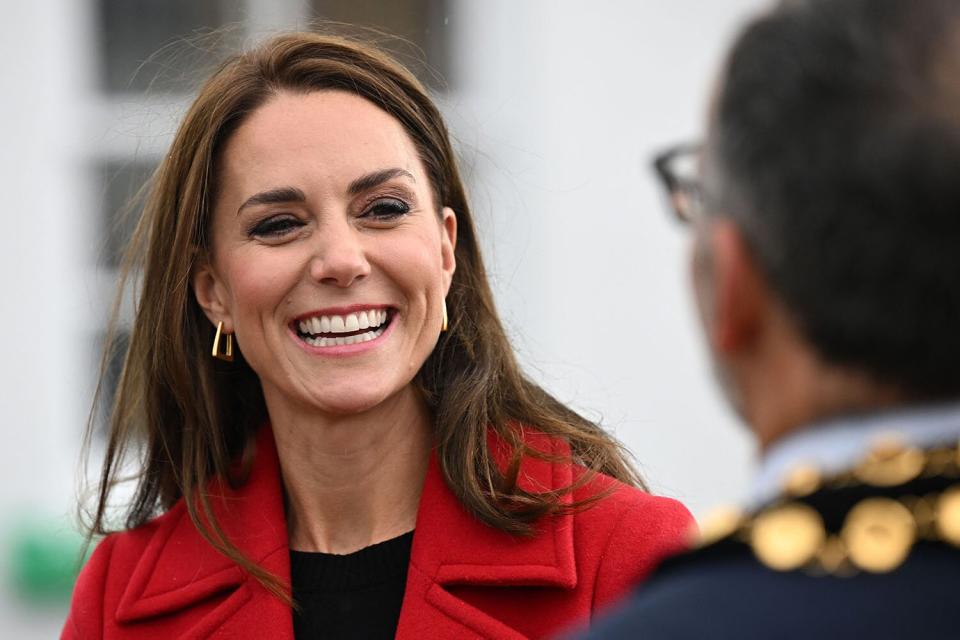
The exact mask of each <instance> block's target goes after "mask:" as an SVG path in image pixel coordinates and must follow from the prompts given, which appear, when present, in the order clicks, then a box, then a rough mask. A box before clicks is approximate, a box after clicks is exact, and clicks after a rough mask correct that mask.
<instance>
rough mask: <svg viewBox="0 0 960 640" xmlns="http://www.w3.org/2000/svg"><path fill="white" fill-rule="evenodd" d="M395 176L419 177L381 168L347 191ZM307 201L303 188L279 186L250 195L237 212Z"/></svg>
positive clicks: (400, 170)
mask: <svg viewBox="0 0 960 640" xmlns="http://www.w3.org/2000/svg"><path fill="white" fill-rule="evenodd" d="M394 178H409V179H410V180H411V181H413V182H416V181H417V179H416V178H414V177H413V174H412V173H410V172H409V171H407V170H406V169H401V168H399V167H394V168H392V169H381V170H380V171H373V172H372V173H368V174H366V175H363V176H360V177H359V178H357V179H356V180H354V181H353V182H351V183H350V184H349V186H347V193H349V194H350V195H351V196H355V195H357V194H360V193H363V192H364V191H367V190H368V189H372V188H374V187H376V186H378V185H381V184H383V183H384V182H387V181H388V180H392V179H394ZM306 201H307V196H306V194H305V193H304V192H303V191H302V190H301V189H298V188H296V187H277V188H276V189H268V190H267V191H261V192H260V193H256V194H254V195H252V196H250V197H249V198H247V199H246V200H245V201H244V203H243V204H241V205H240V207H239V208H238V209H237V213H238V214H239V213H240V212H241V211H243V210H244V209H246V208H247V207H252V206H255V205H258V204H283V203H287V202H306Z"/></svg>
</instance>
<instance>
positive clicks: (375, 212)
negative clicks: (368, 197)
mask: <svg viewBox="0 0 960 640" xmlns="http://www.w3.org/2000/svg"><path fill="white" fill-rule="evenodd" d="M409 212H410V205H408V204H407V203H406V202H404V201H403V200H398V199H396V198H381V199H380V200H377V201H375V202H374V203H373V204H371V205H370V207H369V208H367V210H366V211H365V212H364V214H363V215H362V216H360V217H362V218H373V219H374V220H393V219H394V218H399V217H400V216H402V215H404V214H407V213H409Z"/></svg>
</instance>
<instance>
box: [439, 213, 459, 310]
mask: <svg viewBox="0 0 960 640" xmlns="http://www.w3.org/2000/svg"><path fill="white" fill-rule="evenodd" d="M441 215H442V216H443V219H442V220H441V222H440V224H441V226H440V229H441V233H440V236H441V237H440V256H441V260H442V264H441V268H442V269H443V277H444V282H443V293H444V295H446V294H447V292H448V291H449V290H450V283H451V282H453V273H454V272H455V271H456V270H457V255H456V248H457V214H456V213H455V212H454V211H453V209H451V208H450V207H444V208H443V211H442V213H441Z"/></svg>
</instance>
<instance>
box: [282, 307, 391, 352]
mask: <svg viewBox="0 0 960 640" xmlns="http://www.w3.org/2000/svg"><path fill="white" fill-rule="evenodd" d="M392 315H393V313H392V311H391V310H389V309H385V308H378V309H365V310H360V311H355V312H351V313H346V314H317V315H314V316H309V317H306V318H300V319H299V320H297V321H296V322H294V325H295V330H296V332H297V336H298V337H299V338H300V339H301V340H303V341H304V342H306V343H307V344H309V345H311V346H314V347H337V346H343V345H348V344H359V343H363V342H369V341H371V340H375V339H377V338H379V337H380V336H381V335H383V332H384V331H386V329H387V327H388V326H389V324H390V320H391V319H392Z"/></svg>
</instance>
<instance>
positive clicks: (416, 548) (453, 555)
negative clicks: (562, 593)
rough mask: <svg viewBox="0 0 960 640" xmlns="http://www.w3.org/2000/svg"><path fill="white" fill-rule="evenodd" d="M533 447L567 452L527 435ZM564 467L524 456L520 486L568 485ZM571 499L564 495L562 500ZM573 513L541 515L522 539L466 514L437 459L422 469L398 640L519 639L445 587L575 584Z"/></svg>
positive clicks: (535, 488) (549, 487)
mask: <svg viewBox="0 0 960 640" xmlns="http://www.w3.org/2000/svg"><path fill="white" fill-rule="evenodd" d="M526 441H527V442H528V444H530V445H531V446H534V447H535V448H537V449H539V450H541V451H544V452H545V453H547V454H549V455H553V456H565V455H568V451H566V450H560V449H563V448H564V445H563V444H562V443H558V442H554V441H551V440H550V439H547V438H542V439H541V438H538V437H537V436H536V435H535V434H534V435H529V434H528V435H527V436H526ZM572 480H573V478H572V471H571V466H570V465H569V464H556V463H553V462H550V461H545V460H536V459H531V458H526V459H525V460H524V462H523V465H522V467H521V476H520V485H521V486H522V487H523V488H525V489H527V490H530V491H538V492H543V491H549V490H552V489H556V488H561V487H565V486H569V485H570V483H571V482H572ZM566 500H567V502H569V496H568V497H567V498H566ZM573 542H574V541H573V516H571V515H559V516H555V517H552V518H543V519H541V521H540V522H539V523H538V524H537V534H536V535H534V536H530V537H519V536H515V535H511V534H508V533H505V532H503V531H499V530H497V529H494V528H493V527H490V526H488V525H486V524H484V523H482V522H480V521H479V520H477V519H476V518H474V517H473V516H472V515H470V514H469V513H468V512H467V511H466V510H465V509H464V508H463V507H462V506H461V505H460V503H459V501H458V500H457V498H456V497H455V496H454V495H453V493H452V492H451V491H450V489H449V488H448V487H447V485H446V483H445V481H444V479H443V475H442V472H441V470H440V466H439V464H438V461H437V458H436V456H433V457H432V458H431V461H430V465H429V468H428V470H427V478H426V482H425V483H424V489H423V495H422V497H421V499H420V507H419V511H418V514H417V528H416V533H415V534H414V538H413V549H412V551H411V559H410V572H409V574H408V578H407V590H406V593H405V594H404V602H403V609H402V611H401V614H400V625H399V627H398V630H397V638H422V637H456V638H497V639H502V638H523V637H524V636H523V635H521V634H520V633H518V632H517V631H516V630H514V629H511V628H510V627H507V626H506V625H504V624H503V623H502V622H500V621H499V620H497V619H495V618H493V617H492V616H490V615H488V614H486V613H484V612H483V611H480V610H479V609H477V608H475V607H473V606H471V605H469V604H468V603H466V602H464V601H463V600H461V599H459V598H457V597H456V596H455V595H454V594H453V593H451V592H450V590H449V588H450V587H455V586H461V585H469V586H486V587H491V588H497V587H554V588H561V589H573V588H574V587H576V584H577V571H576V560H575V556H574V544H573Z"/></svg>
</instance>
